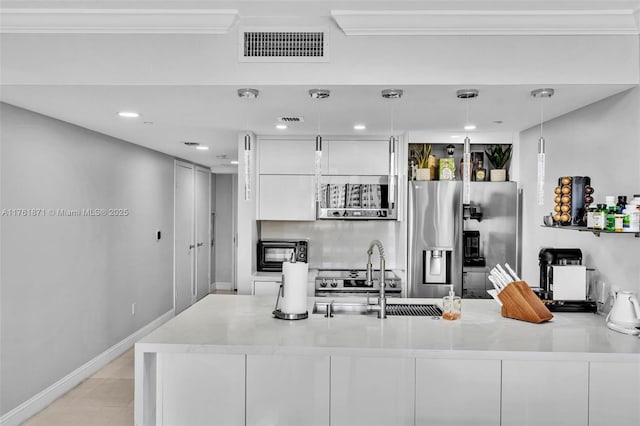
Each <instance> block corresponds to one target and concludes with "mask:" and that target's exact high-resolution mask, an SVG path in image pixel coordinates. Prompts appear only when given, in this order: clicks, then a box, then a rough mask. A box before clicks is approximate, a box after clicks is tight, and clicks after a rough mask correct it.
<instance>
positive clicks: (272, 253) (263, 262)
mask: <svg viewBox="0 0 640 426" xmlns="http://www.w3.org/2000/svg"><path fill="white" fill-rule="evenodd" d="M308 246H309V242H308V241H307V240H260V241H258V271H267V272H280V271H282V262H285V261H289V260H291V256H292V255H293V256H294V258H295V260H296V262H307V252H308Z"/></svg>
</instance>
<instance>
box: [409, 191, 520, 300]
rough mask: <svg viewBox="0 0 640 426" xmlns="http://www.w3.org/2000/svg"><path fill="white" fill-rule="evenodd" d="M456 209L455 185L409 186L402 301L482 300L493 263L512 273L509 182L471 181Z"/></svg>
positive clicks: (514, 205)
mask: <svg viewBox="0 0 640 426" xmlns="http://www.w3.org/2000/svg"><path fill="white" fill-rule="evenodd" d="M470 194H471V196H470V204H469V205H468V206H464V207H463V205H462V182H461V181H412V182H410V183H409V194H408V201H409V203H408V224H407V225H408V236H407V241H408V252H407V253H408V256H407V259H408V265H407V296H408V297H442V296H445V295H446V294H448V293H449V289H450V286H451V285H453V290H454V292H455V293H456V295H458V296H463V297H466V298H488V297H489V295H488V294H487V293H486V290H488V289H491V288H493V286H492V284H491V283H490V282H489V281H488V279H487V276H488V274H489V271H490V270H491V268H492V267H494V266H495V265H496V264H497V263H500V264H501V265H504V264H505V263H509V265H510V266H512V267H513V268H514V269H516V271H517V272H519V271H518V269H519V266H520V265H519V255H518V250H519V247H518V238H517V234H518V228H517V226H518V220H517V217H518V214H517V211H518V199H517V189H516V183H515V182H471V191H470Z"/></svg>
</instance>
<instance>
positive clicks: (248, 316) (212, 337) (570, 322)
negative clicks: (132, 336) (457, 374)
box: [136, 295, 640, 362]
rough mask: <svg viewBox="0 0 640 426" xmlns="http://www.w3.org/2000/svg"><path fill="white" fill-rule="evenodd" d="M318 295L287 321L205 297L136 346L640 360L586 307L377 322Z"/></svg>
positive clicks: (473, 311) (248, 302)
mask: <svg viewBox="0 0 640 426" xmlns="http://www.w3.org/2000/svg"><path fill="white" fill-rule="evenodd" d="M315 300H316V299H315V298H309V301H308V303H309V305H308V306H309V318H307V319H303V320H297V321H285V320H279V319H275V318H273V316H272V311H273V307H274V304H275V299H274V298H273V297H264V296H242V295H208V296H207V297H205V298H204V299H202V300H201V301H199V302H198V303H196V304H195V305H193V306H192V307H191V308H189V309H187V310H185V311H184V312H182V313H181V314H179V315H178V316H176V317H175V318H173V319H171V320H170V321H168V322H167V323H165V324H164V325H162V326H160V327H159V328H158V329H156V330H155V331H153V332H151V333H150V334H149V335H147V336H146V337H145V338H143V339H142V340H140V341H139V342H138V343H137V344H136V350H142V351H144V352H212V353H253V354H287V355H294V354H300V355H302V354H316V355H358V356H402V357H428V358H448V359H452V358H457V359H463V358H467V359H555V360H574V361H575V360H584V361H632V362H640V338H638V337H637V336H629V335H624V334H621V333H617V332H615V331H612V330H609V329H608V328H607V327H606V325H605V320H604V317H603V316H601V315H596V314H591V313H557V312H556V313H554V318H553V319H552V320H551V321H549V322H546V323H541V324H532V323H527V322H524V321H518V320H513V319H509V318H503V317H502V316H501V315H500V306H498V304H497V303H495V301H493V300H474V299H463V301H462V318H461V319H459V320H456V321H446V320H442V319H432V318H428V317H395V316H392V317H387V318H386V319H384V320H380V319H378V318H377V316H376V314H370V315H349V314H336V315H335V316H334V317H333V318H325V317H324V315H322V314H312V313H311V311H312V307H313V303H314V301H315ZM317 300H318V301H323V302H326V301H328V300H331V299H330V298H317ZM335 300H336V301H343V300H344V301H347V300H349V299H347V298H336V299H335ZM410 300H411V301H421V302H430V303H437V304H440V299H431V300H430V299H421V300H420V299H410ZM406 301H407V299H389V303H402V302H406Z"/></svg>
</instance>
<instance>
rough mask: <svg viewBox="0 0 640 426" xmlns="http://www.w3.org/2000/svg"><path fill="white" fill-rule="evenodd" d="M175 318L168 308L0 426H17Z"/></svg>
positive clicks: (0, 420) (0, 419)
mask: <svg viewBox="0 0 640 426" xmlns="http://www.w3.org/2000/svg"><path fill="white" fill-rule="evenodd" d="M174 315H175V314H174V310H173V309H171V310H170V311H168V312H166V313H165V314H163V315H161V316H160V317H158V318H156V319H155V320H153V321H151V322H150V323H149V324H147V325H145V326H144V327H142V328H141V329H139V330H138V331H136V332H135V333H133V334H131V335H130V336H128V337H126V338H125V339H123V340H122V341H120V342H118V343H116V344H115V345H113V346H111V347H110V348H109V349H107V350H106V351H104V352H102V353H101V354H100V355H98V356H96V357H95V358H93V359H91V360H90V361H88V362H86V363H85V364H83V365H82V366H80V367H78V368H77V369H75V370H74V371H72V372H71V373H69V374H67V375H66V376H64V377H63V378H62V379H60V380H58V381H57V382H55V383H54V384H52V385H51V386H49V387H48V388H46V389H44V390H43V391H42V392H39V393H37V394H36V395H34V396H33V397H31V398H29V399H28V400H26V401H25V402H23V403H22V404H20V405H18V406H17V407H16V408H14V409H13V410H11V411H9V412H7V413H6V414H4V415H3V416H2V417H0V425H3V426H14V425H15V426H17V425H19V424H20V423H22V422H24V421H25V420H27V419H29V418H30V417H32V416H34V415H36V414H37V413H38V412H40V411H42V409H44V408H45V407H46V406H48V405H49V404H51V403H52V402H53V401H55V400H56V399H58V398H60V397H61V396H62V395H64V394H65V393H67V392H68V391H70V390H71V389H73V388H74V387H75V386H76V385H78V384H79V383H80V382H82V381H83V380H85V379H87V378H88V377H90V376H92V375H93V374H95V373H96V372H97V371H98V370H100V369H101V368H103V367H104V366H105V365H107V364H109V363H110V362H111V361H113V360H114V359H116V358H117V357H119V356H120V355H122V354H123V353H124V352H126V351H127V350H129V349H130V348H131V347H133V345H134V344H135V343H136V342H137V341H138V340H140V339H141V338H143V337H144V336H146V335H147V334H149V333H150V332H152V331H153V330H155V329H156V328H158V327H159V326H161V325H162V324H164V323H165V322H167V321H168V320H170V319H171V318H173V316H174Z"/></svg>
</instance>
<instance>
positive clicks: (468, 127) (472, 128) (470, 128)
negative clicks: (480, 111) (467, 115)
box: [464, 124, 476, 130]
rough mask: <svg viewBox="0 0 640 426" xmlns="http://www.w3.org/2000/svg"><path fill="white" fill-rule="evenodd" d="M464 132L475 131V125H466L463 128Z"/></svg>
mask: <svg viewBox="0 0 640 426" xmlns="http://www.w3.org/2000/svg"><path fill="white" fill-rule="evenodd" d="M464 129H465V130H475V129H476V125H475V124H467V125H466V126H464Z"/></svg>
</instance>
